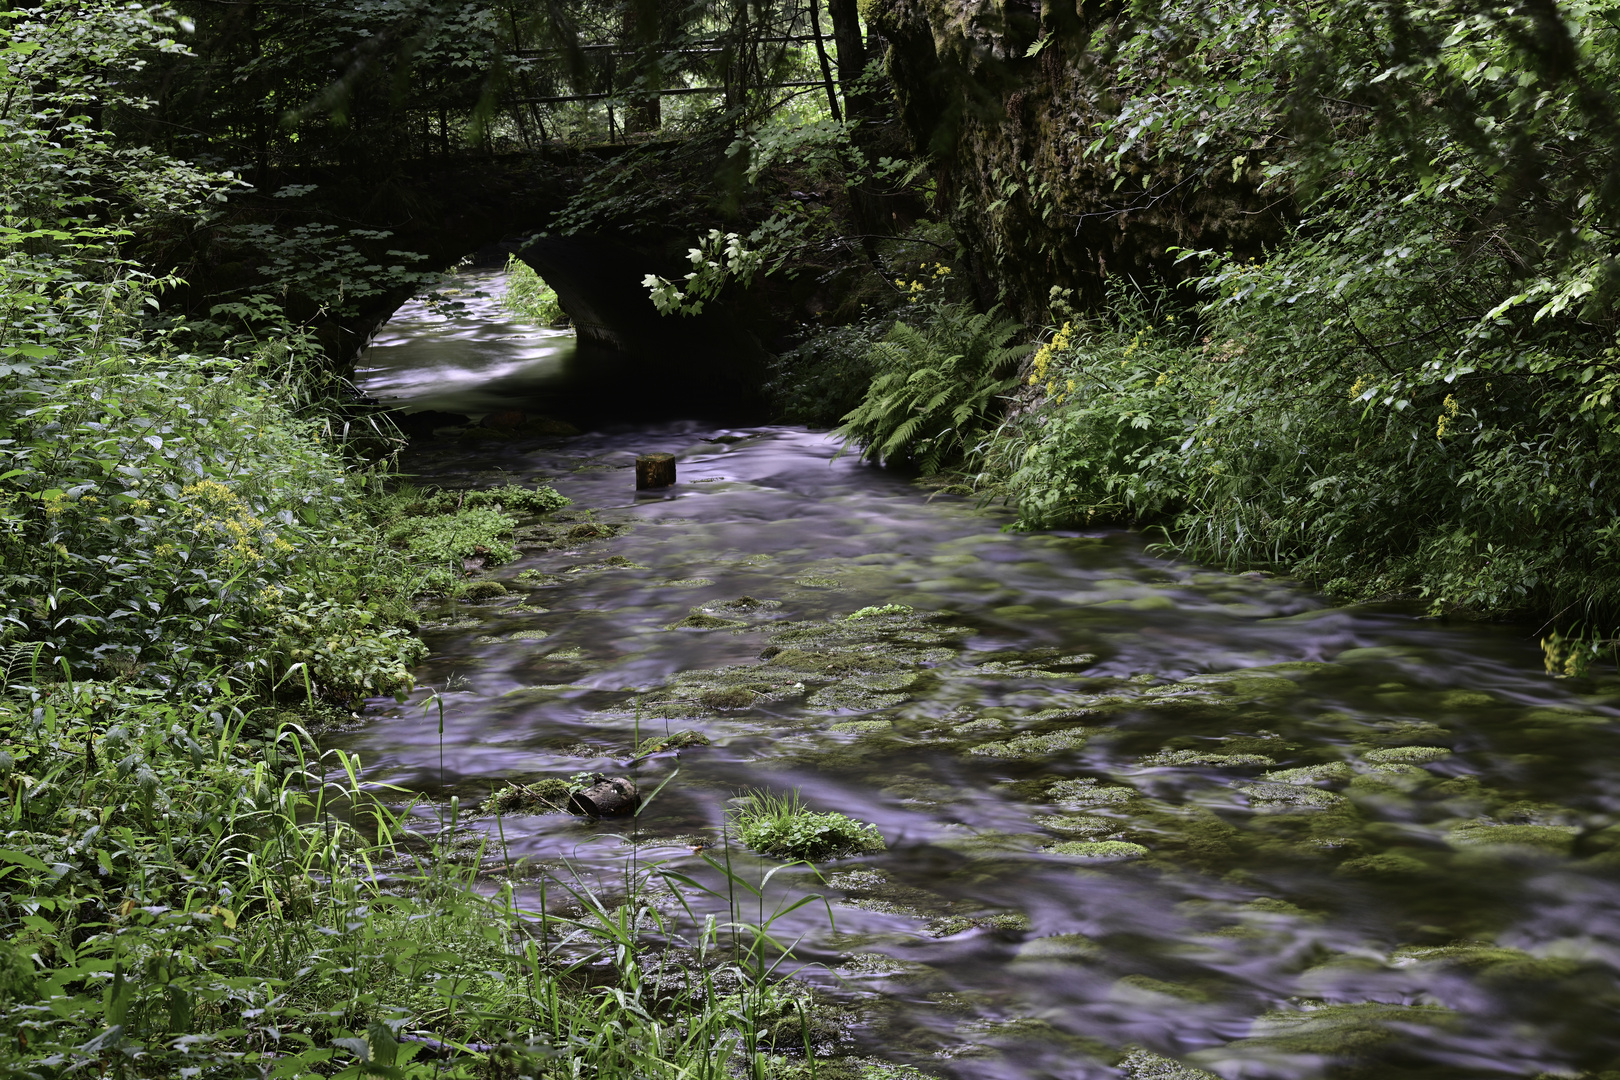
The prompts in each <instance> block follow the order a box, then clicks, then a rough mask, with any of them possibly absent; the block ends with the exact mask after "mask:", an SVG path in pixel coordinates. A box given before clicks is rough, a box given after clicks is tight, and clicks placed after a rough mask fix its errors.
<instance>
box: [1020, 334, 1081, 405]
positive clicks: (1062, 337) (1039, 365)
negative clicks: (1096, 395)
mask: <svg viewBox="0 0 1620 1080" xmlns="http://www.w3.org/2000/svg"><path fill="white" fill-rule="evenodd" d="M1073 344H1074V323H1072V322H1066V323H1064V324H1063V325H1062V326H1060V327H1059V328H1058V332H1057V333H1055V334H1053V335H1052V340H1051V341H1048V342H1047V343H1046V344H1044V345H1042V346H1041V347H1040V348H1039V349H1036V350H1035V359H1034V360H1033V361H1031V362H1030V370H1029V385H1031V386H1039V385H1041V383H1045V384H1046V392H1047V393H1048V394H1050V393H1051V392H1052V391H1053V389H1055V387H1056V380H1055V379H1049V378H1048V377H1047V369H1048V368H1050V367H1051V366H1052V358H1053V357H1054V356H1056V355H1057V354H1058V353H1061V352H1065V351H1067V350H1068V348H1069V347H1070V346H1071V345H1073ZM1069 392H1070V393H1073V392H1074V380H1072V379H1071V380H1069Z"/></svg>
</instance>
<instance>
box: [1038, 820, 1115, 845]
mask: <svg viewBox="0 0 1620 1080" xmlns="http://www.w3.org/2000/svg"><path fill="white" fill-rule="evenodd" d="M1034 824H1035V825H1038V826H1039V827H1041V828H1043V829H1047V830H1049V831H1051V832H1055V833H1058V834H1059V835H1062V836H1072V837H1075V838H1076V839H1084V840H1102V839H1111V840H1117V839H1119V836H1118V835H1117V834H1118V833H1119V832H1120V831H1121V830H1122V829H1124V828H1126V824H1127V823H1126V822H1123V821H1118V820H1115V819H1114V818H1107V817H1098V816H1096V815H1094V814H1049V815H1047V816H1045V817H1039V818H1036V819H1035V820H1034Z"/></svg>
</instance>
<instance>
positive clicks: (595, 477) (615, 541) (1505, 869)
mask: <svg viewBox="0 0 1620 1080" xmlns="http://www.w3.org/2000/svg"><path fill="white" fill-rule="evenodd" d="M468 287H469V289H473V290H476V289H478V288H482V289H483V290H484V291H485V292H486V293H488V294H490V295H496V294H498V292H499V288H500V279H499V277H498V275H497V276H487V275H486V276H482V277H478V276H472V277H470V278H469V285H468ZM386 329H387V336H386V337H384V338H383V339H380V340H379V344H378V346H377V347H374V348H373V349H372V350H371V352H370V353H369V354H368V355H367V356H366V358H364V360H363V362H362V363H363V365H364V366H365V368H366V370H363V372H362V376H363V385H364V386H365V388H367V389H368V390H369V391H370V392H372V393H374V394H376V395H378V396H384V397H388V396H393V397H396V398H397V399H398V401H399V402H402V403H404V404H406V405H408V406H410V407H414V408H432V409H441V410H447V411H462V412H467V413H469V414H476V413H479V412H484V411H494V410H498V409H502V408H511V407H514V405H513V403H514V401H517V400H518V399H520V398H523V397H525V396H527V397H529V398H534V397H536V396H543V395H545V394H546V393H547V387H548V385H549V384H548V382H547V380H557V381H566V379H567V378H568V375H567V369H568V367H569V358H568V344H567V339H566V338H564V337H561V336H559V335H557V334H554V333H551V332H542V331H535V330H533V329H531V328H525V327H523V326H522V325H521V324H518V323H514V322H510V321H508V320H507V317H506V316H503V315H502V314H501V313H500V312H499V310H498V309H497V308H496V307H495V306H494V304H493V302H491V301H488V300H477V299H476V298H474V299H473V300H472V301H471V302H468V303H466V304H465V305H464V306H461V307H455V308H446V307H445V306H444V305H443V304H439V305H425V306H424V305H421V304H413V305H412V306H410V307H408V308H406V309H403V310H402V311H401V312H400V313H399V314H398V315H397V316H396V318H395V319H394V320H393V321H392V322H391V323H390V324H389V325H388V327H387V328H386ZM492 383H493V385H492ZM516 407H518V408H521V407H523V406H522V405H521V404H519V405H517V406H516ZM837 450H838V447H837V445H836V444H835V443H834V442H831V441H829V440H828V438H827V437H826V436H825V435H823V434H817V433H811V432H807V431H805V430H803V429H795V428H788V427H739V428H725V427H717V426H714V425H713V424H711V423H707V422H697V421H678V420H668V419H666V420H664V421H658V422H637V423H635V424H633V425H626V426H621V427H615V426H612V425H611V424H608V423H599V424H597V425H596V430H594V431H592V432H591V433H588V434H583V435H578V436H574V437H548V438H537V437H523V436H510V437H508V436H502V435H500V434H499V433H497V432H491V433H490V434H489V437H483V436H482V435H480V434H479V433H478V432H476V431H474V432H463V434H462V436H461V437H455V436H454V433H452V435H451V436H450V437H440V438H437V439H435V440H433V441H430V442H423V443H419V444H418V445H417V446H416V447H415V448H413V450H412V451H411V452H410V454H409V455H408V457H407V459H406V463H405V467H406V470H407V471H409V472H413V473H416V474H419V475H420V476H421V477H422V478H423V480H424V481H425V482H432V483H437V484H441V485H444V486H446V487H468V486H484V485H489V484H501V483H507V482H517V483H521V484H525V485H532V484H534V483H537V482H544V483H549V484H552V485H553V486H555V487H556V488H557V490H559V491H560V492H562V493H563V494H565V495H567V496H568V497H569V498H571V499H572V500H573V501H574V505H573V506H572V507H569V508H568V509H566V510H563V511H558V512H555V513H552V514H550V515H546V516H545V517H544V518H543V519H527V520H526V521H525V527H524V528H523V529H522V530H520V533H519V540H520V542H521V543H520V546H521V547H522V548H523V554H522V556H521V557H520V558H519V559H518V560H517V561H516V562H513V563H511V564H508V565H506V566H503V567H500V568H499V569H498V570H496V571H494V572H493V573H492V574H491V575H490V576H492V577H493V578H494V579H496V580H499V581H501V582H503V583H504V584H505V585H506V586H507V587H508V588H509V589H510V590H511V592H510V594H509V595H507V596H504V597H499V598H496V599H494V600H490V601H486V602H482V603H477V604H469V603H451V602H446V603H444V604H443V605H441V606H440V607H438V608H436V609H434V610H432V611H430V612H429V613H428V614H427V616H425V617H426V618H429V619H431V620H433V621H432V622H430V623H428V624H427V625H426V626H425V628H424V637H425V638H426V640H427V641H428V642H429V644H430V645H431V646H432V649H433V656H432V658H431V659H430V660H429V661H428V662H427V663H426V664H425V665H424V666H423V667H422V668H421V669H420V671H419V672H418V681H419V685H420V687H421V689H419V691H418V692H417V694H416V696H415V697H414V698H413V699H412V700H411V701H409V702H406V703H404V704H396V703H394V702H393V701H391V700H384V701H377V702H373V703H372V705H371V707H370V709H369V710H368V713H367V717H366V722H365V723H364V724H363V726H361V727H360V728H358V729H356V730H354V731H352V732H349V733H346V734H344V735H343V736H342V737H341V741H342V744H343V745H344V746H345V747H346V748H347V749H350V750H352V751H355V752H358V753H359V754H360V755H362V757H363V760H364V762H365V764H366V768H367V775H368V778H370V779H372V780H377V781H386V782H388V783H393V784H397V785H400V786H402V787H404V788H407V789H409V790H413V791H420V792H424V793H426V794H428V795H430V796H432V797H434V798H440V797H442V796H446V795H450V794H454V795H457V796H459V800H460V803H461V805H462V806H463V807H471V806H473V805H475V804H477V803H478V802H480V801H482V800H483V799H484V798H486V797H487V796H488V795H489V794H490V792H491V790H492V788H494V787H496V786H498V785H502V784H505V783H507V782H509V781H513V780H517V781H533V780H536V779H538V778H542V777H548V776H553V777H564V778H566V777H568V776H570V775H572V774H576V773H581V772H589V773H595V772H601V773H605V774H609V775H630V774H631V771H632V770H631V769H630V767H629V766H628V765H626V764H625V762H626V761H627V760H628V759H630V758H631V757H632V750H633V748H634V747H635V746H636V744H637V743H638V741H640V740H644V739H646V738H648V737H649V736H653V735H662V734H664V733H666V732H676V731H692V732H697V733H701V734H702V735H704V736H706V737H707V738H708V739H709V744H708V745H703V746H693V747H689V748H687V749H684V750H681V751H679V752H675V751H665V752H662V753H659V754H655V755H653V756H652V757H650V758H647V759H646V760H644V761H642V762H640V763H639V764H638V765H637V766H636V767H635V770H634V774H635V776H636V778H637V780H638V782H639V783H640V784H641V786H642V788H643V790H650V789H651V788H653V787H655V786H656V785H657V784H658V783H659V782H660V781H662V780H665V779H668V778H670V777H673V779H670V780H669V783H668V784H667V785H666V786H665V787H664V788H663V789H662V790H661V791H660V793H659V794H658V796H657V798H656V799H655V800H654V802H653V803H652V804H651V805H650V806H649V807H648V808H647V809H646V810H645V812H644V813H643V814H642V815H641V816H640V817H639V819H637V820H636V821H635V822H633V823H631V822H627V821H626V820H622V819H621V820H613V819H606V820H603V821H599V822H592V821H589V820H587V819H585V818H581V817H575V816H570V815H565V814H512V815H505V816H504V817H502V818H501V819H500V820H499V821H497V819H496V818H495V817H493V816H485V817H473V818H470V819H469V821H468V822H467V824H469V826H470V827H471V828H472V829H473V830H475V831H476V832H478V833H480V834H481V835H485V836H488V837H489V838H490V841H491V850H492V851H494V852H496V854H491V855H490V856H489V857H488V860H487V861H488V862H489V864H490V865H491V866H492V867H496V868H505V869H506V870H508V871H510V869H511V867H512V866H513V865H514V864H516V863H517V862H518V860H527V862H525V863H523V864H522V865H521V866H519V867H518V868H517V869H516V870H515V871H514V872H515V873H516V874H517V879H518V884H519V888H520V893H521V892H522V890H524V889H529V888H530V887H531V886H534V885H535V883H536V882H537V881H538V879H539V878H540V877H541V876H542V874H577V875H579V876H580V877H581V878H582V879H585V880H600V881H601V882H603V883H604V884H606V885H611V883H613V882H615V881H622V880H623V874H624V867H625V865H626V863H627V859H628V855H627V851H628V850H629V849H627V847H626V845H627V843H628V842H629V840H628V839H627V838H628V837H629V836H630V833H631V830H632V827H633V830H634V851H635V857H636V859H637V860H638V863H639V864H640V865H642V866H645V865H647V864H652V863H662V864H664V865H665V866H666V867H669V868H673V869H677V870H679V871H681V872H683V873H688V874H692V875H693V876H694V877H699V878H703V879H705V880H709V879H712V876H713V875H712V874H709V875H708V877H705V874H706V872H707V867H706V865H705V864H704V863H703V862H702V856H701V855H700V854H699V853H698V851H697V850H695V849H697V848H698V847H699V846H701V845H704V844H708V845H710V848H709V851H708V853H709V854H710V855H711V856H712V855H714V854H715V853H716V852H717V851H720V850H722V849H721V848H720V847H718V846H716V845H719V844H721V832H720V826H721V825H722V823H723V821H724V820H725V811H726V807H727V802H728V800H730V799H732V798H733V797H735V796H736V795H737V794H738V793H739V792H742V791H746V790H754V789H767V790H770V791H775V792H785V791H789V790H791V789H795V788H796V789H798V790H799V792H800V793H801V794H802V796H803V798H804V800H805V801H806V802H807V803H808V804H810V806H812V807H813V808H815V809H818V810H838V811H842V812H844V813H846V814H848V815H850V816H851V817H854V818H856V819H859V820H862V821H868V822H872V823H874V824H876V826H877V827H878V829H879V830H880V831H881V833H882V835H883V838H884V840H885V841H886V843H887V849H886V850H884V851H881V852H878V853H875V854H870V855H865V856H860V857H855V858H847V859H840V860H836V861H833V862H831V863H828V864H826V865H824V866H823V867H822V869H821V880H818V878H817V876H816V875H814V874H812V873H810V872H809V871H808V870H803V869H795V870H792V871H790V872H788V873H785V874H781V875H778V877H777V878H776V879H774V882H773V885H774V886H775V888H776V890H777V891H776V893H773V894H772V897H771V902H772V903H775V902H777V901H778V900H779V899H780V898H787V899H789V900H791V898H792V897H794V896H797V895H804V894H807V893H812V892H814V893H820V894H823V895H824V896H826V897H827V898H828V901H829V906H826V907H824V906H821V905H819V904H813V905H809V906H807V907H804V908H801V909H799V910H798V911H795V912H793V913H792V914H791V915H789V916H786V917H785V918H784V919H782V920H781V921H779V922H778V923H777V924H776V925H775V927H774V931H775V932H776V933H777V934H778V935H779V936H783V937H785V938H786V939H787V940H792V939H793V938H797V937H799V936H800V935H803V939H802V941H801V942H800V944H799V946H798V948H797V950H796V953H797V955H798V958H799V959H800V961H802V962H804V963H806V964H807V966H806V967H804V968H802V969H800V970H799V972H798V974H797V976H796V977H797V978H799V979H800V980H803V981H804V982H806V983H809V984H814V985H816V986H818V987H820V988H822V989H823V990H825V991H826V992H827V998H828V1000H829V1001H833V1002H838V1003H841V1004H839V1005H837V1006H836V1007H833V1006H829V1009H828V1010H827V1015H830V1016H834V1017H836V1018H837V1019H836V1022H828V1027H827V1030H825V1031H821V1030H819V1029H818V1033H817V1036H816V1038H817V1041H818V1042H824V1043H825V1044H826V1047H825V1048H830V1049H833V1050H836V1051H837V1052H839V1053H847V1054H870V1055H875V1056H878V1057H882V1058H884V1059H887V1060H891V1061H897V1062H910V1063H913V1064H916V1065H918V1066H921V1067H922V1068H924V1069H925V1070H927V1071H928V1072H930V1073H936V1074H940V1075H946V1076H957V1077H964V1078H965V1077H974V1078H991V1077H994V1078H1002V1077H1006V1078H1026V1077H1027V1078H1035V1077H1064V1078H1069V1077H1117V1076H1121V1075H1123V1076H1128V1077H1133V1078H1143V1080H1146V1078H1156V1080H1173V1078H1178V1077H1191V1076H1201V1075H1207V1072H1206V1073H1201V1072H1198V1071H1195V1070H1199V1069H1201V1070H1207V1071H1208V1072H1212V1073H1215V1074H1218V1075H1220V1076H1222V1077H1228V1078H1235V1077H1299V1078H1304V1077H1316V1076H1339V1075H1364V1076H1376V1077H1406V1076H1411V1077H1425V1078H1431V1077H1432V1078H1439V1077H1488V1076H1524V1077H1532V1076H1536V1075H1538V1074H1542V1073H1545V1074H1547V1075H1549V1076H1559V1077H1563V1076H1570V1077H1574V1076H1578V1075H1584V1073H1583V1070H1585V1071H1592V1072H1596V1071H1599V1070H1603V1069H1614V1068H1620V1020H1617V1017H1616V1009H1617V1007H1620V826H1617V825H1616V822H1620V817H1617V816H1616V814H1617V811H1620V739H1617V737H1616V732H1617V723H1616V718H1617V716H1620V711H1617V706H1620V683H1617V682H1615V681H1613V680H1612V679H1611V680H1609V681H1607V682H1603V681H1598V680H1595V679H1588V680H1575V679H1569V680H1554V679H1552V678H1551V677H1549V676H1547V675H1546V674H1544V673H1543V671H1542V670H1541V662H1540V656H1539V654H1538V652H1537V649H1536V647H1535V640H1534V637H1533V635H1532V633H1531V632H1530V630H1529V629H1528V628H1524V627H1502V626H1490V625H1457V624H1452V625H1446V624H1444V623H1441V622H1438V621H1434V620H1427V619H1422V618H1419V617H1417V615H1416V614H1415V613H1414V612H1413V611H1409V610H1395V609H1379V608H1335V607H1331V606H1329V605H1328V604H1326V603H1325V602H1324V601H1323V600H1322V599H1321V598H1320V597H1317V596H1315V595H1313V594H1312V593H1310V592H1308V591H1306V590H1304V589H1302V588H1300V587H1298V586H1297V585H1294V584H1291V583H1289V582H1286V581H1281V580H1276V579H1271V578H1267V577H1265V576H1261V575H1253V574H1243V575H1234V574H1228V573H1219V572H1215V571H1212V570H1208V569H1204V568H1200V567H1198V566H1194V565H1188V564H1186V563H1181V562H1177V561H1174V560H1170V559H1165V558H1162V557H1158V556H1156V555H1154V554H1153V553H1151V552H1150V551H1149V550H1148V549H1147V547H1146V545H1145V543H1144V541H1143V539H1142V538H1141V537H1140V536H1138V535H1135V534H1132V533H1127V532H1118V531H1096V532H1061V533H1042V534H1019V533H1012V532H1004V531H1002V526H1004V525H1005V524H1006V523H1007V521H1008V518H1007V516H1006V515H1005V514H1003V513H1000V512H997V511H996V510H994V509H982V508H976V507H975V506H974V505H973V504H972V502H971V501H968V500H963V499H960V498H955V497H950V496H939V497H930V496H929V494H928V492H926V491H924V490H922V489H920V488H918V487H917V486H915V485H913V484H912V483H910V482H908V480H907V479H905V478H904V477H901V476H897V475H894V474H893V473H890V472H887V471H885V470H882V469H877V468H873V467H870V466H868V465H864V464H862V463H860V462H859V461H858V460H857V459H856V457H855V456H854V455H850V456H845V457H839V456H837ZM652 451H667V452H672V453H674V454H675V455H676V456H677V458H678V462H679V465H678V467H679V482H678V483H677V485H676V486H675V487H673V488H671V489H669V490H668V491H665V492H659V493H656V494H648V493H644V494H641V495H638V494H637V492H636V491H635V490H634V482H633V475H634V474H633V469H632V464H633V461H634V458H635V455H636V454H638V453H646V452H652ZM882 605H906V606H908V607H909V608H910V609H912V610H911V612H909V613H908V612H906V611H904V610H899V611H895V612H893V613H889V614H875V615H870V616H867V617H864V618H859V619H854V620H851V619H849V618H848V616H850V615H851V614H852V613H855V612H857V611H859V610H860V609H863V608H867V607H869V606H882ZM694 614H696V615H698V616H699V617H698V618H696V619H693V618H691V616H693V615H694ZM683 621H685V622H686V623H687V625H684V626H681V625H677V624H679V623H682V622H683ZM424 812H425V813H430V814H431V813H434V812H439V811H433V810H427V811H424ZM730 857H731V858H732V860H733V861H734V862H736V863H738V864H739V865H743V866H745V867H748V868H753V867H758V868H759V869H761V870H763V869H764V868H767V867H769V866H772V865H775V863H774V862H772V861H771V860H758V859H755V858H754V857H753V856H751V855H748V854H747V853H746V852H743V851H741V850H739V849H738V848H737V847H736V845H735V844H734V843H733V845H732V847H731V852H730ZM755 872H757V871H755ZM694 903H696V901H694ZM763 910H764V914H765V915H767V916H768V915H769V914H770V908H769V907H766V908H765V909H763ZM829 911H830V914H831V918H830V919H829ZM745 914H750V915H757V913H756V912H746V913H745ZM840 1010H841V1011H840ZM790 1042H791V1040H790ZM1132 1048H1138V1049H1132ZM1122 1053H1124V1054H1125V1055H1126V1056H1124V1058H1123V1059H1121V1054H1122ZM1159 1055H1165V1056H1166V1057H1161V1056H1159ZM1167 1058H1174V1059H1177V1061H1178V1062H1180V1064H1177V1063H1175V1062H1172V1061H1170V1060H1168V1059H1167ZM1605 1075H1607V1074H1605Z"/></svg>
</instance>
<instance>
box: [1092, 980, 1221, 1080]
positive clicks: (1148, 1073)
mask: <svg viewBox="0 0 1620 1080" xmlns="http://www.w3.org/2000/svg"><path fill="white" fill-rule="evenodd" d="M1123 981H1124V980H1121V982H1123ZM1116 1068H1118V1069H1119V1072H1120V1075H1121V1076H1124V1077H1125V1080H1220V1077H1218V1076H1216V1075H1215V1074H1214V1073H1212V1072H1205V1071H1204V1070H1203V1069H1195V1068H1193V1067H1192V1066H1191V1065H1184V1064H1182V1063H1181V1062H1179V1061H1176V1060H1174V1059H1173V1058H1167V1057H1164V1056H1163V1055H1161V1054H1155V1053H1153V1052H1152V1051H1151V1050H1143V1049H1141V1048H1140V1047H1137V1048H1131V1049H1130V1050H1129V1051H1128V1052H1127V1053H1126V1055H1125V1056H1124V1057H1123V1058H1121V1059H1120V1062H1119V1064H1118V1065H1117V1066H1116Z"/></svg>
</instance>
